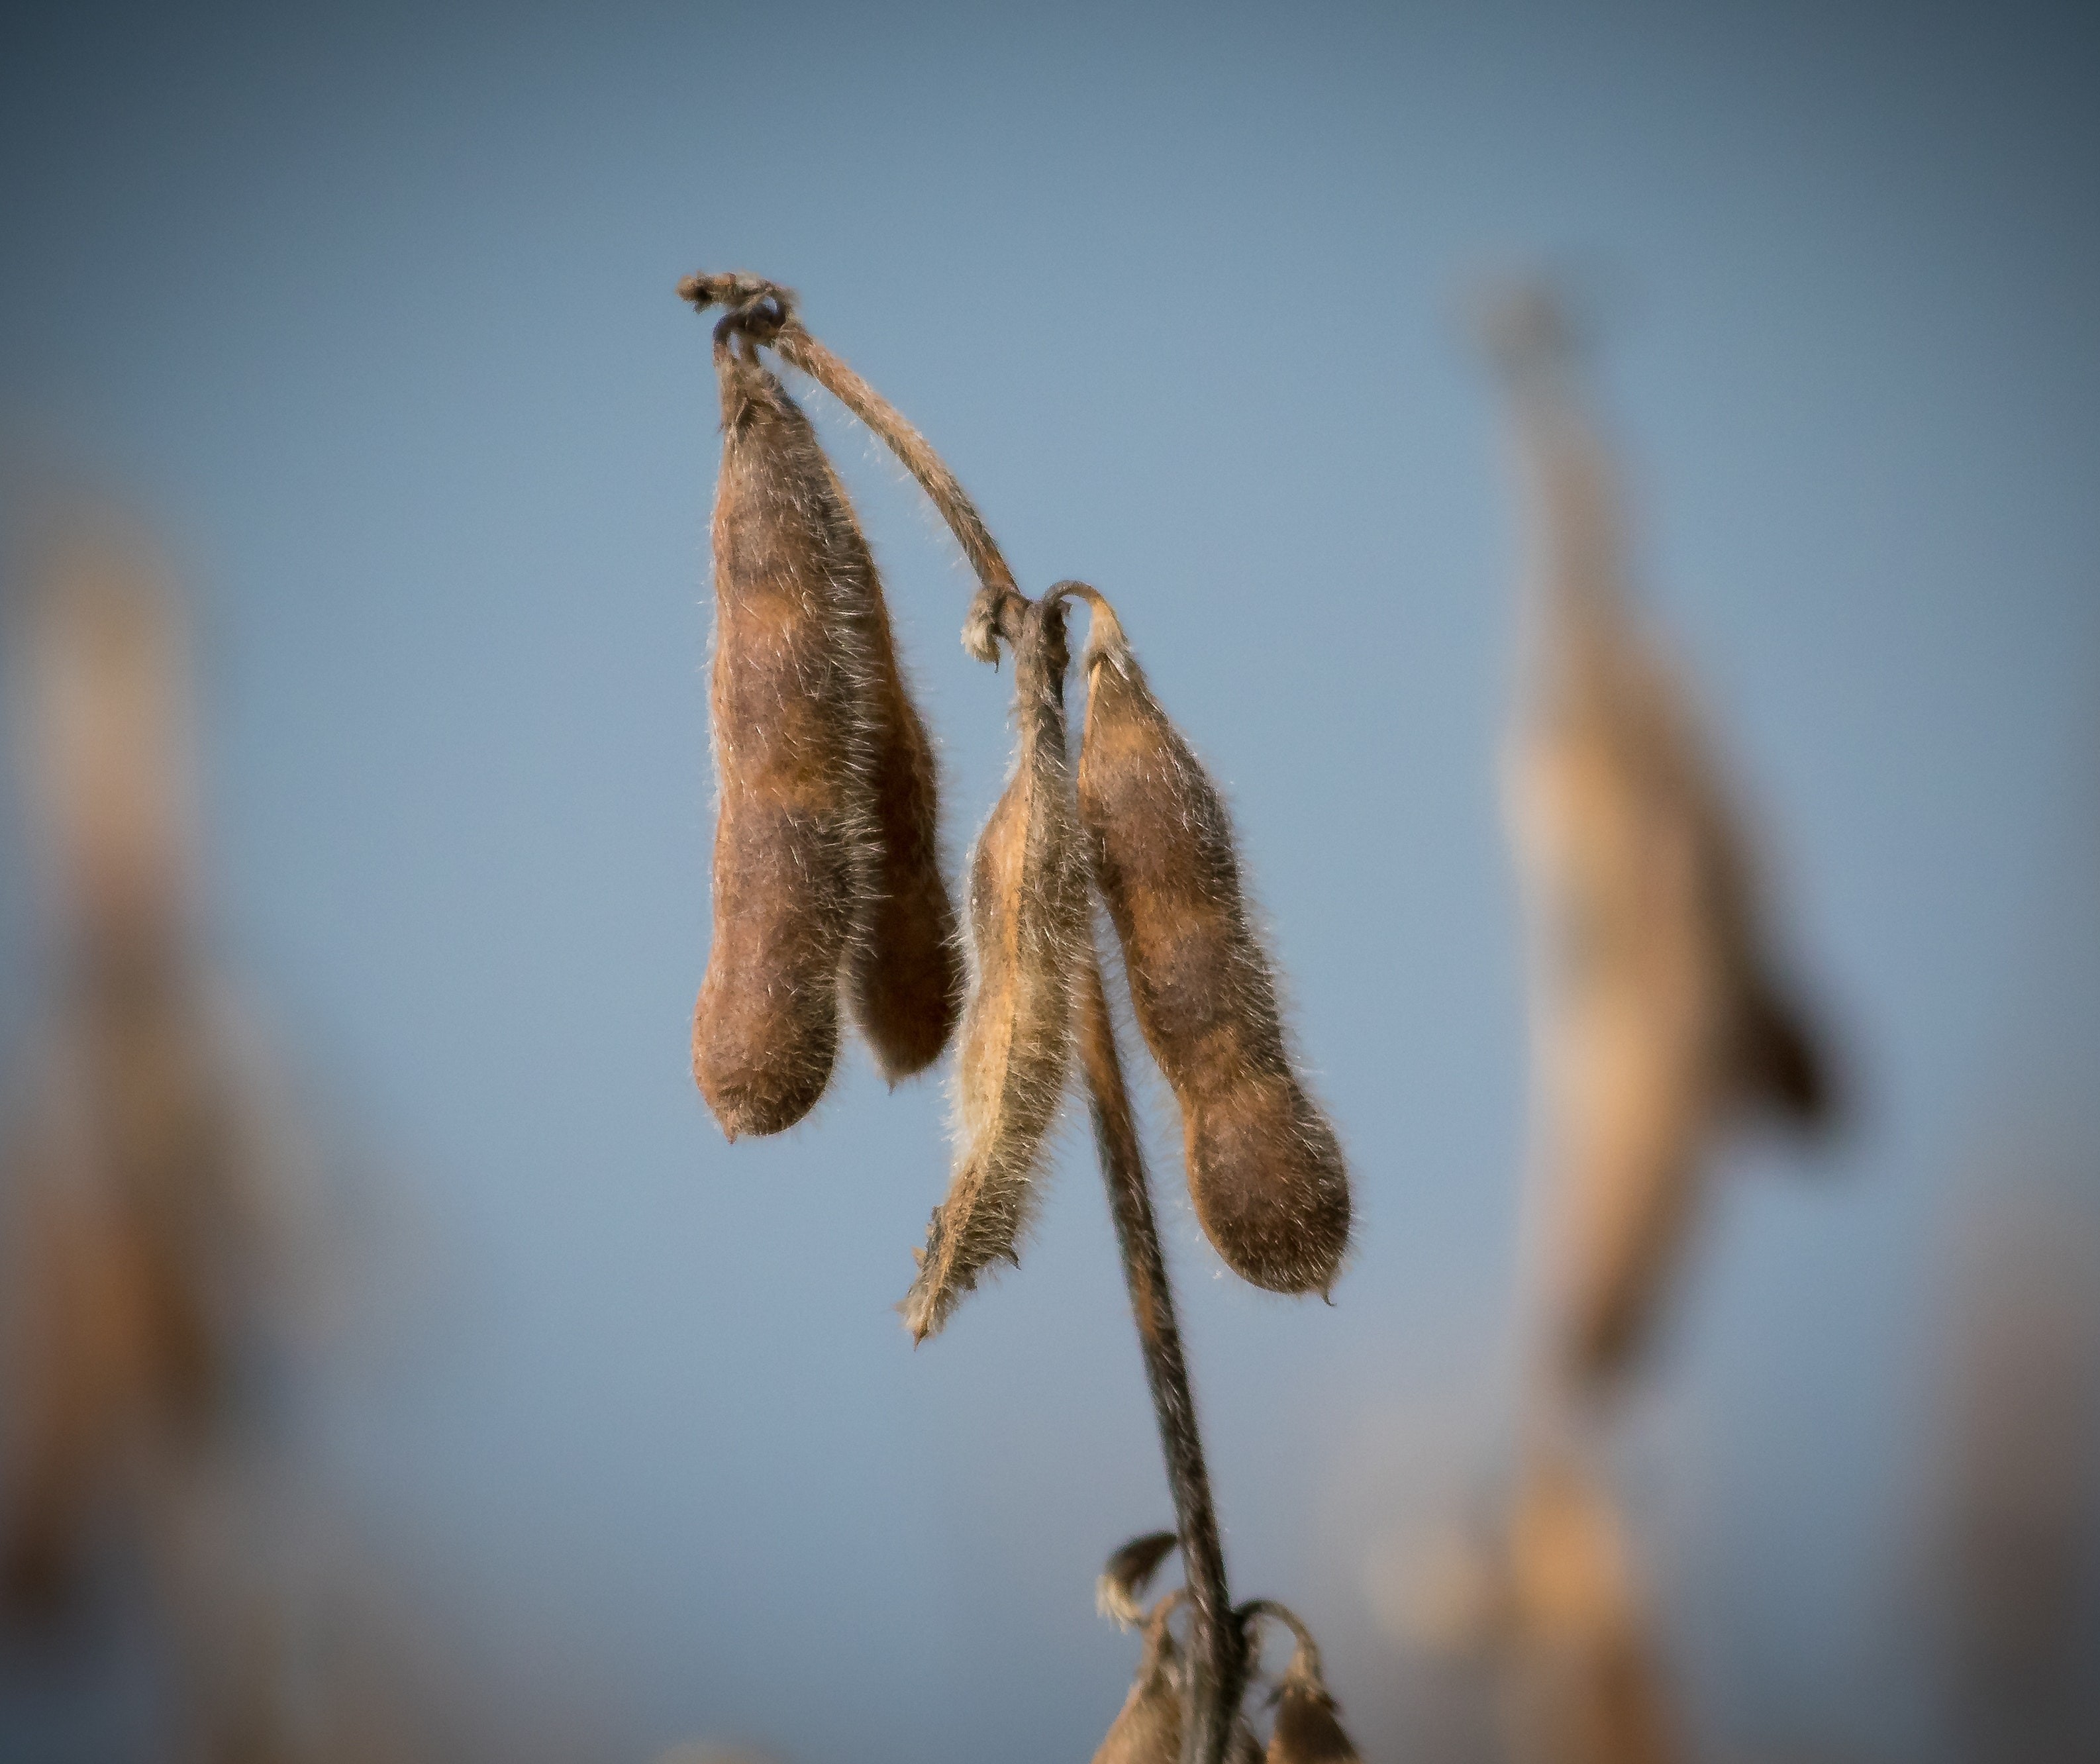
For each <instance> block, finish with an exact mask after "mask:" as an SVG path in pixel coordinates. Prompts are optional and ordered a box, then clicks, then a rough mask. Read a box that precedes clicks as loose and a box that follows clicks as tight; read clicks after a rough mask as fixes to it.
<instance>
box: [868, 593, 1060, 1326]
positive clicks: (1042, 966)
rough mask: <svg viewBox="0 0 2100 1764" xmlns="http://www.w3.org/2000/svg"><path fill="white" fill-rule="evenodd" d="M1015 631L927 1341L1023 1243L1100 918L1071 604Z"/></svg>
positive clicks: (929, 1292) (924, 1274) (1037, 613)
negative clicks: (1009, 750) (1070, 687)
mask: <svg viewBox="0 0 2100 1764" xmlns="http://www.w3.org/2000/svg"><path fill="white" fill-rule="evenodd" d="M1010 636H1011V637H1012V642H1013V644H1014V681H1013V690H1014V716H1015V720H1016V721H1017V725H1018V726H1019V732H1020V739H1019V745H1018V752H1017V756H1016V759H1015V761H1014V769H1013V775H1012V778H1011V779H1010V780H1009V781H1008V784H1007V787H1006V790H1005V792H1004V795H1002V796H1000V798H999V802H998V804H997V805H996V806H995V807H994V809H992V812H991V816H990V819H989V820H987V821H986V822H985V827H984V831H983V832H982V833H981V834H980V835H979V836H978V837H977V849H976V850H975V851H974V852H973V853H972V854H971V858H970V894H969V919H970V991H969V999H968V1004H967V1005H966V1007H965V1008H964V1015H963V1029H962V1052H961V1056H960V1066H959V1069H958V1071H957V1074H956V1078H955V1126H956V1136H957V1139H958V1140H959V1141H960V1156H959V1157H958V1159H957V1162H956V1165H955V1174H954V1176H953V1177H952V1179H951V1181H950V1183H949V1187H948V1194H947V1198H946V1200H945V1201H943V1202H942V1203H941V1205H940V1206H937V1207H936V1208H935V1209H934V1210H933V1222H932V1224H931V1225H930V1227H929V1229H928V1232H927V1237H926V1248H925V1250H924V1253H923V1254H922V1255H921V1256H920V1270H919V1277H918V1279H917V1280H916V1281H914V1282H913V1283H912V1286H911V1291H910V1292H909V1293H907V1294H906V1295H905V1299H904V1303H903V1306H902V1309H903V1312H904V1321H905V1324H906V1326H907V1328H909V1329H910V1330H911V1334H912V1336H913V1338H914V1339H915V1340H918V1341H924V1339H925V1338H926V1337H927V1336H929V1335H930V1334H933V1333H934V1332H935V1331H936V1330H938V1329H939V1328H940V1327H941V1325H942V1323H944V1322H945V1321H946V1320H947V1316H948V1313H949V1312H951V1311H952V1310H953V1309H954V1308H955V1304H956V1303H957V1302H958V1301H959V1300H960V1299H961V1298H962V1296H963V1294H964V1293H966V1292H968V1291H969V1290H971V1288H972V1287H973V1286H975V1285H976V1284H977V1276H978V1275H979V1274H980V1273H981V1272H982V1271H983V1270H984V1269H985V1268H987V1267H988V1266H990V1264H991V1263H993V1262H995V1261H996V1260H999V1259H1001V1258H1004V1259H1007V1260H1009V1261H1012V1262H1014V1263H1018V1262H1019V1259H1020V1258H1019V1254H1018V1250H1017V1245H1018V1243H1019V1241H1020V1237H1021V1231H1022V1229H1023V1228H1025V1226H1026V1224H1027V1222H1028V1219H1029V1216H1030V1213H1031V1211H1033V1207H1034V1202H1035V1180H1036V1174H1037V1169H1038V1166H1039V1162H1040V1160H1041V1156H1042V1151H1043V1141H1044V1139H1045V1137H1046V1136H1048V1132H1049V1129H1050V1124H1051V1122H1052V1119H1053V1118H1054V1117H1055V1116H1056V1114H1057V1105H1058V1103H1059V1101H1060V1100H1061V1098H1062V1096H1063V1095H1064V1091H1065V1075H1066V1073H1067V1071H1068V1069H1069V1068H1070V1063H1071V1046H1072V1026H1073V1019H1072V981H1073V977H1074V973H1075V972H1077V966H1078V964H1079V961H1080V960H1081V959H1083V953H1082V952H1083V950H1084V948H1085V940H1086V937H1087V933H1088V930H1089V927H1088V925H1087V880H1086V863H1085V857H1084V853H1083V850H1082V849H1081V846H1080V844H1079V832H1078V827H1077V823H1076V820H1075V818H1074V813H1073V806H1072V779H1071V768H1070V763H1069V761H1067V759H1066V756H1065V699H1064V680H1065V663H1066V659H1067V657H1066V652H1065V613H1064V608H1063V606H1061V604H1059V603H1058V602H1055V601H1053V600H1044V601H1041V602H1035V603H1034V604H1032V605H1029V606H1026V611H1023V612H1022V613H1021V615H1020V618H1019V620H1018V628H1017V630H1015V631H1013V632H1012V633H1010Z"/></svg>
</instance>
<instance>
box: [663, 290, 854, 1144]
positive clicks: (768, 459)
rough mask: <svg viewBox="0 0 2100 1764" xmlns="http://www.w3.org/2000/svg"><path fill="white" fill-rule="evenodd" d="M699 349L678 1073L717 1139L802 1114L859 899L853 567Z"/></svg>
mask: <svg viewBox="0 0 2100 1764" xmlns="http://www.w3.org/2000/svg"><path fill="white" fill-rule="evenodd" d="M731 323H732V321H730V320H725V321H724V322H723V325H722V326H721V328H719V329H717V333H716V343H715V365H716V370H717V374H718V376H719V377H720V379H721V395H722V461H721V482H720V485H719V487H718V489H717V492H716V496H715V514H714V556H715V633H714V663H713V682H712V694H711V699H712V712H713V725H714V747H715V770H716V774H717V778H718V780H719V784H720V792H721V799H720V811H719V818H718V820H717V825H716V830H715V854H714V937H713V941H712V944H711V945H710V946H709V948H708V969H707V975H706V977H705V979H704V981H702V982H701V986H700V995H699V1005H698V1007H697V1008H696V1010H695V1015H694V1022H693V1074H694V1076H695V1078H697V1079H698V1080H699V1086H700V1089H701V1091H702V1092H703V1094H704V1095H705V1096H706V1097H707V1100H708V1107H709V1108H710V1109H712V1110H713V1111H714V1114H715V1118H716V1119H717V1121H718V1122H721V1127H722V1131H724V1132H725V1133H726V1134H727V1135H728V1136H729V1137H730V1139H732V1140H734V1139H735V1138H737V1137H738V1136H739V1135H741V1134H745V1133H778V1132H779V1131H781V1130H782V1129H783V1128H785V1127H792V1126H793V1125H794V1124H795V1123H796V1122H797V1121H799V1120H801V1118H802V1117H803V1116H804V1115H805V1114H808V1113H809V1112H810V1109H812V1108H813V1107H814V1106H815V1105H816V1101H817V1099H818V1097H819V1096H822V1095H823V1091H824V1087H825V1086H826V1084H827V1083H829V1082H830V1079H831V1074H832V1063H833V1061H834V1060H835V1059H836V1056H837V1052H838V1041H839V1022H838V1011H839V984H840V977H841V975H842V973H843V972H845V971H846V970H848V969H849V968H853V969H854V970H855V971H858V964H859V962H860V960H861V959H862V948H863V944H864V927H865V925H866V924H867V919H868V915H869V909H870V906H871V902H872V901H873V899H874V897H875V893H876V887H877V883H876V874H877V863H878V858H877V848H876V840H875V837H874V830H873V824H872V817H871V814H870V812H869V786H870V777H871V765H872V750H871V739H870V732H869V729H868V725H867V710H866V704H867V687H868V681H869V677H870V675H871V663H872V647H873V646H872V643H871V619H870V616H869V613H870V608H871V606H872V605H873V604H874V596H875V593H876V588H875V585H874V580H873V574H872V570H871V566H870V564H869V562H868V560H867V546H866V545H865V544H864V543H863V542H862V540H861V537H860V535H859V532H858V529H857V528H856V527H854V522H853V517H852V515H851V513H850V512H849V510H848V509H847V508H846V506H845V501H844V498H843V497H842V496H840V494H839V493H838V488H837V481H836V478H834V477H833V476H832V470H831V467H830V465H829V463H828V462H827V461H826V460H825V458H824V456H823V451H822V449H821V448H819V447H818V443H817V438H816V434H815V433H814V430H812V429H811V428H810V422H809V419H808V418H807V417H805V416H804V415H803V413H802V412H801V408H800V407H799V406H797V405H796V403H795V402H794V400H793V399H791V398H789V397H788V395H787V391H786V389H785V388H784V387H783V386H782V385H781V384H780V381H779V379H778V378H776V377H774V375H773V374H772V373H770V372H768V371H767V370H766V369H765V368H763V367H762V366H761V365H760V364H758V362H757V359H756V358H755V356H753V355H751V354H750V353H749V346H748V344H747V345H746V346H745V350H744V351H743V353H739V351H737V350H735V348H733V347H732V346H731V341H732V340H731V337H730V335H728V334H726V333H728V332H729V331H730V327H731Z"/></svg>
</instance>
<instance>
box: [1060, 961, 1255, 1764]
mask: <svg viewBox="0 0 2100 1764" xmlns="http://www.w3.org/2000/svg"><path fill="white" fill-rule="evenodd" d="M1079 1060H1080V1064H1081V1065H1082V1066H1083V1067H1084V1069H1085V1070H1086V1074H1087V1102H1088V1105H1089V1108H1090V1110H1091V1112H1092V1116H1093V1121H1094V1140H1095V1143H1096V1145H1098V1146H1099V1147H1100V1149H1101V1175H1102V1177H1103V1180H1105V1181H1106V1183H1107V1184H1108V1190H1109V1208H1110V1211H1111V1212H1113V1213H1114V1215H1115V1227H1116V1241H1117V1242H1118V1244H1119V1245H1120V1246H1121V1248H1122V1250H1123V1278H1124V1280H1125V1281H1127V1283H1128V1285H1129V1287H1130V1308H1131V1313H1132V1316H1134V1317H1135V1318H1136V1322H1137V1338H1138V1343H1139V1345H1140V1347H1141V1348H1142V1349H1143V1350H1144V1354H1145V1382H1146V1383H1148V1384H1149V1385H1150V1386H1151V1387H1152V1408H1153V1413H1154V1415H1155V1416H1156V1417H1157V1418H1158V1422H1159V1443H1160V1446H1161V1449H1162V1451H1163V1452H1164V1453H1165V1454H1166V1458H1167V1484H1168V1487H1169V1488H1170V1489H1171V1491H1172V1493H1173V1497H1174V1513H1175V1517H1176V1521H1177V1522H1178V1525H1179V1528H1180V1537H1181V1564H1182V1572H1183V1576H1184V1577H1185V1581H1186V1582H1187V1587H1188V1594H1189V1647H1188V1659H1189V1687H1188V1716H1187V1719H1186V1720H1185V1722H1184V1723H1183V1725H1182V1743H1181V1757H1182V1764H1219V1761H1220V1760H1221V1759H1222V1758H1223V1757H1224V1755H1225V1747H1226V1744H1227V1743H1228V1742H1229V1740H1230V1739H1231V1737H1232V1731H1233V1715H1234V1713H1235V1712H1236V1711H1237V1709H1238V1708H1239V1703H1240V1694H1241V1691H1242V1688H1243V1687H1244V1684H1245V1680H1246V1647H1245V1645H1244V1643H1243V1642H1242V1638H1241V1632H1240V1625H1239V1623H1238V1621H1237V1619H1236V1618H1235V1617H1234V1616H1233V1606H1232V1595H1231V1594H1229V1592H1228V1591H1227V1590H1226V1587H1225V1556H1224V1547H1223V1546H1222V1545H1221V1544H1220V1541H1219V1539H1218V1516H1217V1511H1216V1509H1215V1507H1213V1506H1212V1505H1211V1479H1210V1475H1209V1473H1208V1472H1207V1471H1205V1469H1204V1467H1203V1441H1202V1435H1200V1434H1199V1433H1198V1431H1197V1430H1196V1399H1195V1396H1194V1394H1193V1391H1191V1390H1190V1389H1189V1366H1188V1362H1187V1361H1186V1360H1184V1359H1183V1358H1182V1356H1181V1331H1180V1328H1179V1327H1178V1325H1176V1322H1175V1321H1174V1289H1173V1287H1172V1286H1171V1284H1170V1283H1169V1282H1168V1280H1167V1259H1166V1256H1165V1255H1164V1254H1163V1252H1162V1250H1161V1248H1160V1243H1159V1226H1158V1220H1157V1219H1155V1218H1154V1215H1153V1211H1152V1187H1151V1184H1150V1182H1149V1180H1147V1178H1146V1176H1145V1155H1144V1153H1143V1151H1142V1150H1141V1149H1140V1147H1139V1144H1138V1139H1137V1123H1136V1118H1134V1117H1133V1116H1132V1113H1131V1107H1130V1093H1129V1091H1127V1089H1126V1088H1125V1087H1124V1084H1123V1058H1122V1056H1121V1054H1120V1053H1119V1052H1118V1051H1117V1047H1116V1034H1115V1019H1114V1017H1113V1016H1112V1015H1111V1014H1110V1010H1109V1002H1108V994H1107V993H1106V992H1105V990H1103V988H1102V986H1101V958H1100V954H1099V950H1098V949H1097V947H1096V944H1095V942H1094V939H1093V936H1092V932H1091V931H1090V932H1089V933H1088V935H1087V948H1086V950H1085V954H1084V956H1083V963H1082V972H1081V973H1080V975H1079Z"/></svg>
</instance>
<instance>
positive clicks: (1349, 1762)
mask: <svg viewBox="0 0 2100 1764" xmlns="http://www.w3.org/2000/svg"><path fill="white" fill-rule="evenodd" d="M1239 1615H1240V1617H1241V1620H1242V1622H1243V1623H1245V1622H1247V1621H1251V1620H1253V1619H1255V1618H1257V1617H1268V1618H1270V1619H1272V1620H1273V1621H1277V1622H1278V1623H1281V1624H1282V1625H1285V1627H1286V1628H1287V1629H1289V1630H1290V1634H1291V1638H1292V1640H1293V1643H1295V1645H1294V1647H1292V1650H1291V1655H1290V1665H1288V1666H1286V1667H1285V1668H1284V1672H1283V1677H1282V1680H1281V1681H1280V1682H1278V1683H1277V1687H1276V1725H1275V1726H1274V1727H1272V1728H1271V1729H1270V1730H1269V1735H1268V1764H1360V1760H1359V1758H1358V1757H1357V1749H1356V1746H1355V1744H1353V1742H1352V1741H1351V1740H1350V1738H1349V1736H1348V1734H1346V1733H1344V1732H1343V1731H1342V1718H1341V1710H1340V1709H1339V1708H1338V1707H1337V1706H1336V1704H1335V1699H1334V1697H1333V1696H1331V1695H1330V1693H1329V1691H1328V1689H1327V1681H1326V1678H1325V1677H1324V1676H1323V1675H1322V1674H1321V1669H1320V1647H1319V1644H1318V1643H1317V1642H1315V1641H1314V1640H1313V1639H1312V1631H1311V1630H1309V1629H1307V1628H1306V1627H1305V1625H1304V1624H1303V1623H1302V1622H1300V1621H1299V1619H1298V1617H1297V1616H1296V1615H1295V1613H1294V1612H1292V1611H1291V1610H1290V1608H1289V1607H1287V1606H1284V1605H1279V1604H1277V1603H1276V1602H1275V1601H1274V1600H1273V1599H1251V1600H1250V1601H1249V1602H1248V1603H1246V1604H1244V1605H1242V1606H1241V1607H1240V1610H1239Z"/></svg>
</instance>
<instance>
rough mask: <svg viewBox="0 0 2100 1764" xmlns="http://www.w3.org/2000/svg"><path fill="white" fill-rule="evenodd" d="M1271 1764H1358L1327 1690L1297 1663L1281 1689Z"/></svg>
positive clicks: (1270, 1743)
mask: <svg viewBox="0 0 2100 1764" xmlns="http://www.w3.org/2000/svg"><path fill="white" fill-rule="evenodd" d="M1268 1764H1358V1759H1357V1749H1356V1747H1355V1745H1354V1744H1352V1743H1351V1741H1350V1739H1349V1736H1348V1734H1346V1733H1344V1732H1343V1731H1342V1717H1341V1711H1340V1709H1338V1708H1337V1707H1336V1706H1335V1699H1334V1698H1333V1697H1332V1696H1330V1695H1329V1694H1328V1691H1327V1687H1326V1685H1325V1684H1323V1683H1322V1682H1321V1680H1320V1675H1319V1674H1318V1673H1317V1671H1314V1672H1307V1671H1303V1670H1301V1669H1299V1663H1298V1661H1296V1660H1293V1661H1292V1662H1291V1663H1290V1669H1289V1670H1287V1671H1286V1673H1285V1674H1284V1675H1283V1682H1282V1684H1281V1685H1279V1686H1278V1687H1277V1692H1276V1725H1275V1726H1274V1727H1273V1728H1271V1729H1270V1730H1269V1735H1268Z"/></svg>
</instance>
